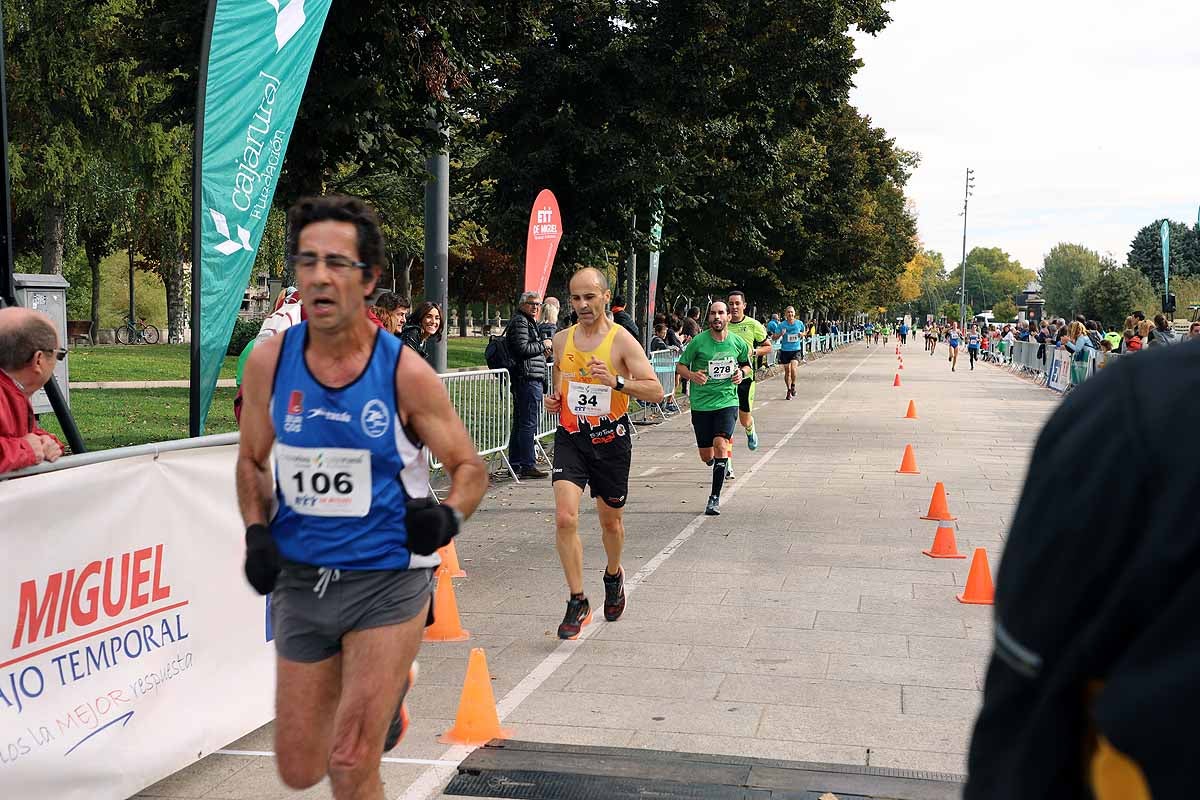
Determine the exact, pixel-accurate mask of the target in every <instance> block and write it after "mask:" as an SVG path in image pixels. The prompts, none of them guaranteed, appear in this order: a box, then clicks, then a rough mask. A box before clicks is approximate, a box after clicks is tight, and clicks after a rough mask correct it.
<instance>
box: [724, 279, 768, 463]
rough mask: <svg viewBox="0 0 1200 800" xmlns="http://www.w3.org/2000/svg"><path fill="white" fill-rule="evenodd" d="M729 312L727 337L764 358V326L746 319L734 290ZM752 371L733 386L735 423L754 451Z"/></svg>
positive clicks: (743, 300) (743, 305) (742, 297)
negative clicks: (731, 335) (744, 433)
mask: <svg viewBox="0 0 1200 800" xmlns="http://www.w3.org/2000/svg"><path fill="white" fill-rule="evenodd" d="M726 308H727V309H729V324H728V326H727V327H728V330H729V332H730V333H731V334H733V335H735V336H737V337H739V338H741V339H742V341H744V342H745V343H746V345H747V346H748V347H749V348H750V355H751V356H765V355H766V354H767V353H769V352H771V342H770V341H768V339H767V329H766V327H765V326H764V325H763V324H762V323H761V322H759V321H758V320H756V319H754V318H753V317H749V316H746V295H745V293H743V292H742V291H740V290H738V289H735V290H733V291H732V292H730V293H729V302H728V303H727V304H726ZM754 389H755V386H754V371H753V370H751V372H750V376H749V377H748V378H747V379H746V380H745V381H744V382H740V383H739V384H738V386H737V394H738V421H739V422H740V423H741V424H742V427H743V428H744V429H745V430H746V446H747V447H749V448H750V449H751V450H757V449H758V434H757V433H755V431H754V417H753V413H754ZM729 446H730V448H732V447H733V441H732V440H730V443H729ZM732 455H733V451H732V449H731V450H730V456H731V459H730V463H729V477H730V478H733V461H732Z"/></svg>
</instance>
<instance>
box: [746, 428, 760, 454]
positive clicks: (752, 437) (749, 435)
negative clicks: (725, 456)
mask: <svg viewBox="0 0 1200 800" xmlns="http://www.w3.org/2000/svg"><path fill="white" fill-rule="evenodd" d="M746 447H749V448H750V449H751V450H757V449H758V434H757V433H755V432H754V429H753V428H751V429H750V430H748V431H746Z"/></svg>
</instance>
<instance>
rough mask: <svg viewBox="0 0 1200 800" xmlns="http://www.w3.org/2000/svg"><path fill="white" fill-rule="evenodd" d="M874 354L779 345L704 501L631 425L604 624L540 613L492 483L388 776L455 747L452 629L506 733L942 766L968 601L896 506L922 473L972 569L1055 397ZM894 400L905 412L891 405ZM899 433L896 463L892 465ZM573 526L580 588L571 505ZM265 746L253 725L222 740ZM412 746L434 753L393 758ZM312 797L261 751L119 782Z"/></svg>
mask: <svg viewBox="0 0 1200 800" xmlns="http://www.w3.org/2000/svg"><path fill="white" fill-rule="evenodd" d="M895 366H896V357H895V355H894V344H892V343H889V344H888V345H886V346H883V345H881V346H879V347H872V348H871V349H870V350H869V351H868V350H866V349H865V348H864V347H863V346H862V345H861V344H859V345H853V346H850V347H848V348H846V349H844V350H841V351H839V352H837V353H835V354H832V355H829V356H827V357H825V358H822V359H820V360H819V361H817V362H815V363H813V364H810V365H808V366H805V367H802V368H801V370H800V377H799V380H798V383H797V390H798V397H797V398H796V399H794V400H791V401H783V400H782V399H780V398H781V397H782V394H783V389H782V383H781V382H780V381H779V380H778V379H775V380H772V381H768V382H766V383H764V384H763V385H762V386H760V387H759V390H758V394H759V399H758V402H759V410H758V412H757V413H756V419H757V423H758V432H759V437H760V439H761V441H762V446H761V447H760V449H759V450H758V452H756V453H753V454H751V453H749V452H748V451H747V450H746V447H745V437H744V436H742V435H741V434H740V433H739V435H738V441H737V446H736V452H735V464H736V467H737V470H736V472H737V475H738V477H737V479H736V480H735V481H734V482H733V483H732V485H731V484H726V492H725V499H724V501H723V503H722V511H723V514H722V516H720V517H717V518H704V517H698V516H697V514H699V513H700V512H702V511H703V508H704V501H705V499H706V497H707V494H708V488H707V484H708V480H709V470H707V469H706V468H704V467H703V466H702V465H701V464H700V463H699V462H698V460H697V458H696V455H695V449H694V439H693V438H692V433H691V429H690V426H689V424H688V420H687V417H686V416H684V417H682V418H677V419H675V420H672V421H670V422H668V423H667V424H664V425H661V426H657V427H653V428H643V429H641V430H642V436H641V437H640V438H639V440H638V442H637V446H636V448H635V457H634V466H633V471H632V475H633V477H632V478H631V490H630V502H629V506H628V510H627V514H626V526H627V531H628V540H627V556H626V560H625V564H626V571H627V574H628V575H629V576H631V578H633V579H634V580H637V579H639V578H644V580H641V582H640V583H639V585H637V586H636V587H635V588H632V589H631V591H630V594H629V598H630V599H629V608H628V611H627V612H626V615H625V617H624V618H623V619H622V620H621V621H619V622H617V623H594V624H593V626H590V627H589V629H587V630H589V631H590V633H589V635H588V636H586V637H584V638H583V639H581V640H580V641H579V642H574V643H567V644H563V643H560V642H559V641H558V640H557V639H556V638H555V635H554V632H555V628H556V626H557V624H558V621H559V619H560V618H561V615H562V611H563V608H564V604H565V588H564V583H563V579H562V574H561V570H560V568H559V566H558V561H557V558H556V556H555V552H554V533H553V498H552V495H551V493H550V491H549V486H548V485H547V484H546V483H545V482H534V481H531V482H526V483H524V484H522V485H520V486H516V485H511V484H504V485H498V486H495V487H493V489H492V490H491V491H490V492H489V495H488V498H487V500H486V501H485V502H484V505H483V506H482V508H481V510H480V511H479V512H478V513H477V515H476V516H475V518H474V519H473V520H472V522H471V523H470V524H469V526H468V528H467V529H466V531H465V532H464V534H463V536H462V538H461V540H460V541H459V543H458V547H459V554H460V558H461V560H462V562H463V566H464V567H465V569H466V570H467V572H468V577H467V578H465V579H461V580H458V581H456V588H457V597H458V603H459V608H460V611H461V612H462V619H463V623H464V625H465V627H466V628H468V629H469V630H470V631H471V632H472V638H471V640H470V641H468V642H463V643H451V644H426V645H424V646H423V648H422V652H421V663H422V677H421V682H420V684H419V685H418V688H417V689H416V690H415V691H414V693H413V695H412V697H411V701H410V709H411V711H412V714H413V718H414V723H413V726H412V729H411V731H410V733H409V735H408V736H407V737H406V739H405V740H404V742H403V743H402V744H401V745H400V746H399V747H398V748H397V749H396V750H395V751H394V752H393V753H392V754H391V756H392V757H393V758H395V759H397V761H394V762H388V763H385V765H384V778H385V781H386V783H387V796H388V797H389V798H398V797H402V796H403V797H408V798H412V800H416V798H418V797H421V798H423V797H430V796H432V797H436V796H437V795H438V791H439V790H440V787H441V786H442V785H444V782H445V778H446V777H448V776H449V775H450V774H451V772H452V771H453V763H454V761H456V760H457V759H458V758H461V756H462V754H463V753H462V751H457V752H448V751H447V749H446V746H445V745H440V744H438V743H437V742H436V738H435V737H436V736H437V735H439V734H440V733H442V732H443V731H445V730H446V729H448V728H449V727H450V725H451V721H452V719H453V716H454V712H455V707H456V704H457V700H458V693H459V690H460V687H461V684H462V679H463V675H464V672H465V669H466V663H467V654H468V652H469V650H470V648H472V647H483V648H485V649H486V651H487V656H488V662H489V666H490V670H491V675H492V679H493V687H494V690H495V693H496V697H497V699H498V700H500V701H501V706H502V709H503V710H504V711H505V712H507V716H506V719H505V724H506V725H508V726H510V727H513V728H515V729H516V733H517V735H518V736H519V737H520V738H522V739H527V740H536V741H547V742H558V743H572V744H591V745H607V746H621V747H644V748H650V749H661V750H678V751H690V752H701V753H720V754H730V755H746V756H758V757H766V758H776V759H795V760H808V761H830V762H837V763H851V764H870V765H872V766H884V767H886V766H892V767H902V768H909V769H927V770H935V771H941V772H951V773H961V772H963V771H964V753H965V751H966V747H967V743H968V738H969V735H970V729H971V724H972V720H973V717H974V715H975V713H976V711H977V707H978V703H979V699H980V691H979V690H980V687H981V685H982V679H983V667H984V664H985V661H986V658H987V654H988V649H989V637H990V633H991V628H990V625H991V623H990V608H988V607H981V606H964V605H960V604H959V603H957V602H956V601H955V599H954V595H955V594H956V593H957V592H959V591H961V586H962V584H963V582H964V581H965V579H966V572H967V568H968V565H969V561H942V560H933V559H930V558H927V557H925V556H924V555H922V554H921V552H920V551H921V549H922V548H926V547H928V546H929V544H930V543H931V541H932V538H933V532H934V528H935V527H936V524H935V523H931V522H926V521H924V520H920V519H919V516H920V515H921V514H923V513H924V512H925V510H926V508H927V506H928V503H929V497H930V493H931V491H932V487H933V483H934V482H935V481H939V480H940V481H944V482H945V484H946V488H947V492H948V498H949V503H950V508H951V511H952V513H954V514H956V515H957V516H958V522H957V523H956V526H957V537H958V545H959V550H960V552H967V553H969V552H970V550H971V548H973V547H976V546H980V547H986V548H987V549H988V552H989V555H990V557H991V560H992V567H993V570H994V569H995V567H996V565H997V563H998V561H999V556H1000V553H1001V550H1002V546H1003V539H1004V535H1005V532H1006V530H1007V526H1008V524H1009V521H1010V520H1011V517H1012V511H1013V507H1014V504H1015V502H1016V499H1017V496H1018V493H1019V491H1020V487H1021V482H1022V480H1023V477H1024V473H1025V469H1026V463H1027V460H1028V456H1029V451H1030V449H1031V447H1032V444H1033V441H1034V439H1035V437H1036V434H1037V431H1038V430H1039V429H1040V427H1041V424H1042V422H1043V421H1044V420H1045V418H1046V417H1047V416H1048V414H1049V413H1050V412H1051V411H1052V410H1053V409H1054V408H1055V406H1056V398H1055V396H1054V395H1053V394H1052V393H1051V392H1049V391H1048V390H1045V389H1040V388H1036V387H1031V386H1029V385H1028V384H1026V383H1023V382H1021V381H1019V380H1017V379H1015V378H1013V377H1012V376H1010V375H1008V374H1007V373H1006V372H1004V371H1002V370H1000V369H998V368H996V367H992V366H986V365H980V366H979V367H978V368H977V369H976V370H975V371H974V372H970V371H969V370H968V369H967V367H966V366H965V363H964V364H962V365H961V366H960V369H959V371H958V372H956V373H953V374H951V373H950V371H949V368H948V365H947V364H946V361H945V349H944V347H943V348H941V354H940V355H939V356H938V357H930V356H929V355H928V354H926V353H924V352H923V351H922V349H921V347H920V345H911V344H910V345H909V346H908V347H907V349H906V350H905V364H904V370H903V371H902V372H901V373H900V375H901V378H902V382H903V386H902V387H900V388H894V387H893V386H892V379H893V375H894V374H895ZM910 399H912V400H915V401H916V404H917V410H918V414H919V416H920V419H919V420H917V421H911V420H904V419H902V418H901V417H902V416H903V414H904V412H905V409H906V407H907V404H908V401H909V400H910ZM800 423H802V424H800ZM798 424H799V426H798ZM789 434H790V438H788V437H789ZM785 440H786V443H785V444H782V446H779V445H780V443H781V442H784V441H785ZM909 443H911V444H912V445H913V446H914V449H915V451H916V458H917V463H918V466H919V468H920V469H921V474H920V475H915V476H914V475H898V474H896V472H895V470H896V469H897V467H898V466H899V463H900V457H901V454H902V451H903V449H904V445H905V444H909ZM581 533H582V535H583V539H584V562H585V572H586V576H587V581H588V592H589V596H590V597H591V598H592V601H593V605H594V606H598V604H599V602H600V601H601V599H602V597H603V589H602V587H601V584H600V573H601V570H602V569H603V564H604V556H603V550H602V548H601V546H600V537H599V529H598V524H597V518H596V514H595V511H594V509H592V510H585V511H584V513H583V514H582V515H581ZM664 548H667V554H666V557H665V558H664V557H663V552H662V551H664ZM656 556H657V557H656ZM651 570H652V571H651ZM635 574H636V575H637V578H634V576H635ZM596 618H597V619H602V617H601V615H600V614H599V611H598V609H597V613H596ZM553 654H557V658H556V659H555V661H554V662H553V663H552V664H550V665H547V663H546V661H547V658H548V657H550V656H552V655H553ZM555 665H556V666H555ZM551 667H554V668H553V669H552V670H551ZM539 668H540V671H539V673H537V674H540V675H541V676H542V679H540V680H539V681H536V682H535V681H533V680H527V676H529V675H530V674H531V673H534V671H535V670H539ZM523 681H524V683H523ZM514 689H517V692H516V693H514V694H512V695H510V693H511V692H513V691H514ZM530 690H531V691H530ZM506 696H507V700H506V699H505V698H506ZM518 696H519V697H521V698H524V699H523V700H521V702H519V704H516V703H515V701H516V700H517V699H518ZM271 747H272V727H271V726H270V725H268V726H265V727H264V728H262V729H260V730H258V731H255V732H254V733H252V734H250V735H249V736H247V737H244V738H243V739H242V740H240V741H238V742H234V743H232V744H231V745H230V746H229V748H228V749H229V750H237V751H248V752H268V751H270V750H271ZM423 759H427V760H433V761H438V762H442V763H441V766H429V765H425V764H420V763H411V762H412V761H414V760H423ZM420 787H426V788H429V787H432V791H426V790H425V789H421V788H420ZM329 796H330V795H329V790H328V787H327V785H322V786H318V787H315V788H314V789H312V790H309V791H308V792H303V793H293V792H289V791H287V790H286V789H285V788H283V787H282V786H281V784H279V782H278V779H277V778H276V777H275V772H274V764H273V760H272V759H271V758H270V757H266V756H254V755H223V754H215V755H210V756H208V757H207V758H205V759H204V760H202V761H200V762H198V763H197V764H195V765H193V766H192V767H190V768H188V769H186V770H184V771H182V772H180V773H178V774H177V775H174V776H172V777H171V778H168V779H167V780H165V781H162V782H160V783H159V784H156V785H155V786H154V787H151V788H150V789H147V790H146V791H144V792H143V793H142V794H141V795H139V797H146V798H149V797H156V798H196V797H205V798H227V799H228V800H240V799H241V798H255V800H267V799H269V798H275V797H280V798H283V797H319V798H324V797H329Z"/></svg>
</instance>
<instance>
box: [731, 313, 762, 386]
mask: <svg viewBox="0 0 1200 800" xmlns="http://www.w3.org/2000/svg"><path fill="white" fill-rule="evenodd" d="M725 330H727V331H729V332H730V333H733V334H737V335H738V336H739V337H740V338H741V339H742V340H743V341H744V342H745V343H746V344H747V345H749V346H750V349H751V350H753V349H754V346H755V345H758V344H762V343H763V342H765V341H767V326H766V325H763V324H762V323H761V322H759V321H758V320H756V319H755V318H754V317H751V316H748V315H747V316H744V317H742V321H741V322H734V321H732V320H730V322H729V324H728V325H727V326H726V327H725ZM746 380H750V381H752V380H754V376H753V375H751V376H750V377H749V378H747V379H746Z"/></svg>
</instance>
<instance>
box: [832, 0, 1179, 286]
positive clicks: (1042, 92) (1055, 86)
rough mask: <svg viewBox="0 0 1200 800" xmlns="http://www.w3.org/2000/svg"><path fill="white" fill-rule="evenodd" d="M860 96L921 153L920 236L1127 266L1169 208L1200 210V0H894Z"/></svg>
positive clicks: (856, 98)
mask: <svg viewBox="0 0 1200 800" xmlns="http://www.w3.org/2000/svg"><path fill="white" fill-rule="evenodd" d="M889 11H890V13H891V15H892V18H893V21H892V22H891V24H889V25H888V27H887V28H885V29H884V30H883V32H882V33H880V34H879V35H878V36H876V37H870V36H865V35H856V40H857V42H858V45H859V57H860V58H861V59H862V60H863V61H864V62H865V66H864V67H863V69H862V70H861V71H860V72H859V73H858V75H857V76H856V79H855V82H856V84H857V87H856V88H855V89H854V91H853V92H852V94H851V101H852V102H853V103H854V105H855V106H856V107H857V108H858V109H859V110H860V111H861V112H862V113H864V114H866V115H868V116H870V117H871V118H872V120H873V122H874V124H876V125H877V126H881V127H883V128H885V129H886V130H887V131H888V133H889V134H890V135H891V136H893V137H895V139H896V143H897V144H898V145H899V146H900V147H903V148H905V149H907V150H915V151H917V152H918V153H919V154H920V155H921V166H920V167H918V168H917V170H916V172H915V174H914V175H913V177H912V179H911V180H910V181H909V184H908V190H907V191H908V196H909V197H910V198H912V200H913V201H914V203H915V205H916V210H917V215H918V228H919V231H920V235H921V239H922V241H923V242H924V244H925V246H926V247H928V248H931V249H934V250H939V251H941V252H942V254H943V255H944V256H945V257H946V266H947V268H948V269H951V268H953V267H955V266H957V264H958V263H959V261H960V260H961V258H962V222H963V221H962V217H961V216H959V213H960V212H961V211H962V202H963V180H964V177H965V175H964V173H965V171H966V168H967V167H971V168H972V169H974V170H975V190H974V194H973V196H972V197H971V205H970V212H969V217H968V219H967V249H968V251H969V250H970V249H971V248H972V247H974V246H997V247H1001V248H1003V249H1004V250H1005V251H1007V252H1008V253H1009V254H1010V255H1012V256H1013V257H1014V258H1016V259H1017V260H1019V261H1020V262H1021V265H1022V266H1024V267H1026V268H1029V269H1033V270H1038V269H1041V266H1042V258H1043V257H1044V256H1045V254H1046V252H1047V251H1048V250H1049V249H1050V248H1051V247H1053V246H1054V245H1055V244H1057V243H1058V242H1061V241H1065V242H1077V243H1080V244H1084V245H1087V246H1088V247H1090V248H1092V249H1094V250H1097V251H1099V252H1100V253H1106V252H1111V253H1112V255H1113V256H1114V257H1115V258H1116V259H1117V260H1118V261H1119V262H1122V263H1123V262H1124V261H1125V256H1126V254H1127V253H1128V251H1129V243H1130V242H1131V241H1132V239H1133V237H1134V235H1135V234H1136V233H1137V231H1138V229H1139V228H1141V227H1142V226H1143V225H1145V224H1147V223H1149V222H1152V221H1154V220H1155V219H1156V218H1159V217H1170V218H1171V219H1174V220H1177V221H1180V222H1187V223H1188V224H1189V225H1194V224H1195V223H1196V214H1197V206H1198V205H1200V170H1198V169H1197V168H1198V167H1200V159H1198V158H1197V153H1198V152H1200V124H1198V123H1200V57H1198V56H1200V53H1198V51H1200V46H1198V38H1200V2H1182V1H1181V0H1169V1H1168V2H1155V3H1149V4H1147V5H1145V6H1143V5H1141V4H1140V3H1131V2H1129V0H1091V1H1090V2H1080V0H1039V1H1038V2H1033V0H1009V2H1005V3H982V2H978V3H977V2H968V3H964V2H962V1H961V0H958V2H949V0H894V2H892V3H891V4H890V5H889Z"/></svg>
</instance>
